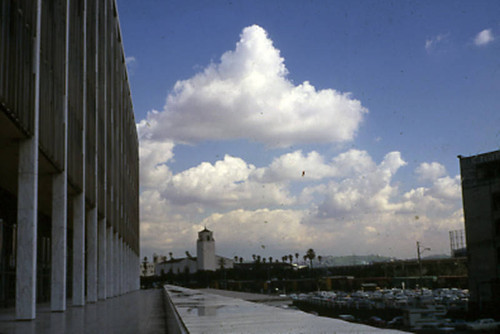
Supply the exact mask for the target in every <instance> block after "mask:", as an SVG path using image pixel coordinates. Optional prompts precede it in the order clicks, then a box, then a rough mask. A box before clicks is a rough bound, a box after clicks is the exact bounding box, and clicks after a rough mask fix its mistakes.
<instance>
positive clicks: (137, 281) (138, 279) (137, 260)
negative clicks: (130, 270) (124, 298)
mask: <svg viewBox="0 0 500 334" xmlns="http://www.w3.org/2000/svg"><path fill="white" fill-rule="evenodd" d="M140 266H141V259H140V257H139V254H135V268H136V270H137V271H136V273H135V289H136V290H139V289H140V288H141V267H140Z"/></svg>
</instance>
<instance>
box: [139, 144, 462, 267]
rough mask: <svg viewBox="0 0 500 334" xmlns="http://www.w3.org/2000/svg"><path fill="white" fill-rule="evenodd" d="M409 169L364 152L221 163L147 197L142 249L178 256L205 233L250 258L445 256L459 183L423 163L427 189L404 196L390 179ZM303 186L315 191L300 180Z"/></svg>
mask: <svg viewBox="0 0 500 334" xmlns="http://www.w3.org/2000/svg"><path fill="white" fill-rule="evenodd" d="M165 158H168V155H166V156H161V155H160V157H159V158H158V159H159V160H162V159H165ZM153 160H154V159H153ZM405 165H406V162H405V161H404V159H403V158H402V157H401V154H400V153H399V152H390V153H388V154H386V156H385V157H384V158H383V159H382V161H380V162H379V163H376V162H375V161H374V160H373V159H372V157H371V156H370V155H369V154H368V152H366V151H361V150H349V151H346V152H343V153H341V154H338V155H337V156H334V157H333V158H331V159H325V157H324V156H323V155H321V154H319V153H318V152H316V151H310V152H303V151H300V150H297V151H295V152H291V153H287V154H283V155H282V156H280V157H277V158H275V159H274V160H273V161H272V162H271V163H270V164H269V165H268V166H265V167H261V168H257V167H255V166H254V165H252V164H249V163H247V162H246V161H244V160H243V159H241V158H239V157H233V156H230V155H226V156H225V157H224V158H223V159H221V160H219V161H216V162H215V163H213V164H212V163H207V162H204V163H200V164H199V165H197V166H195V167H192V168H189V169H187V170H184V171H182V172H179V173H177V174H173V175H172V174H169V176H168V177H167V182H164V183H163V184H162V186H161V187H158V186H157V187H154V188H151V189H150V190H146V191H143V193H142V194H141V222H142V225H141V238H142V240H143V245H147V246H144V247H147V249H148V251H149V252H152V251H157V252H163V253H165V252H168V251H174V254H180V255H182V254H183V253H184V251H185V250H190V251H193V250H194V248H195V240H196V232H197V231H198V230H199V229H201V228H202V227H203V226H205V225H206V226H207V227H209V228H210V229H212V230H214V231H215V236H216V240H217V248H218V252H219V253H220V254H223V255H226V256H231V257H232V256H234V255H238V256H243V257H245V258H246V259H249V258H250V255H251V254H260V255H262V256H275V257H276V256H278V255H279V256H282V255H284V254H285V253H289V252H292V253H295V252H304V251H305V250H306V249H307V248H310V247H313V248H314V249H315V250H317V251H318V252H319V253H323V254H339V253H340V254H349V253H357V254H361V253H370V252H377V253H381V254H386V255H393V256H403V257H411V256H412V254H413V252H414V249H413V245H414V242H415V240H426V244H428V245H429V247H432V248H433V250H435V251H442V252H446V251H447V248H446V247H445V246H443V238H444V239H445V240H446V238H447V233H448V231H449V230H452V229H458V228H461V226H462V225H463V217H462V214H461V209H460V178H459V176H456V177H450V176H448V175H446V173H445V171H444V170H443V168H441V167H439V166H440V165H439V164H436V163H424V164H421V166H419V168H420V171H421V173H420V175H422V176H424V177H425V178H424V179H425V181H426V182H428V183H427V185H428V186H427V187H416V188H414V189H410V190H409V191H407V192H405V193H402V192H401V191H400V190H399V187H398V184H397V183H396V182H394V176H395V175H396V174H397V172H398V171H399V170H400V169H401V168H403V167H404V166H405ZM304 166H306V168H304ZM303 170H305V171H306V173H305V175H304V176H302V171H303ZM309 170H310V171H311V172H310V173H309V172H308V171H309ZM315 170H316V171H317V172H316V174H314V171H315ZM279 171H282V173H281V174H280V173H279ZM443 173H445V174H443ZM308 174H312V175H309V176H308ZM307 177H309V181H310V182H312V183H310V182H304V181H303V178H307ZM299 184H302V185H303V190H302V192H301V194H300V195H299V196H298V198H295V197H294V196H293V195H291V191H290V190H291V189H292V188H293V187H294V186H296V185H299ZM242 231H244V233H242ZM445 244H446V243H445ZM409 245H410V246H409ZM162 247H163V251H162Z"/></svg>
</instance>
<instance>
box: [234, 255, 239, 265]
mask: <svg viewBox="0 0 500 334" xmlns="http://www.w3.org/2000/svg"><path fill="white" fill-rule="evenodd" d="M234 262H235V263H236V262H238V256H237V255H235V256H234Z"/></svg>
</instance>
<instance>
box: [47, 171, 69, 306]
mask: <svg viewBox="0 0 500 334" xmlns="http://www.w3.org/2000/svg"><path fill="white" fill-rule="evenodd" d="M67 189H68V188H67V178H66V171H64V172H63V173H59V174H56V175H55V176H54V177H53V180H52V264H51V266H52V268H51V270H52V274H51V285H50V309H51V310H52V311H56V312H61V311H65V310H66V260H67V255H68V254H67V219H68V213H67V212H68V211H67V202H68V190H67Z"/></svg>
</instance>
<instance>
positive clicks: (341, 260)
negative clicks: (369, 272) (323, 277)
mask: <svg viewBox="0 0 500 334" xmlns="http://www.w3.org/2000/svg"><path fill="white" fill-rule="evenodd" d="M391 260H395V258H393V257H387V256H380V255H347V256H331V255H329V256H323V257H322V259H321V263H320V262H319V261H318V259H317V258H316V259H315V260H314V261H313V263H314V266H315V267H340V266H359V265H367V264H372V263H375V262H387V261H391Z"/></svg>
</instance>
